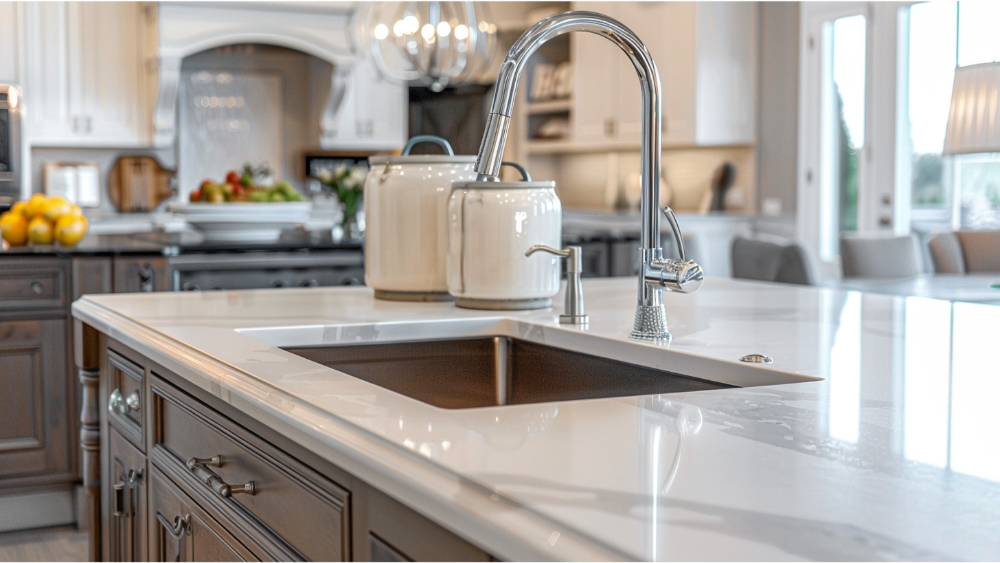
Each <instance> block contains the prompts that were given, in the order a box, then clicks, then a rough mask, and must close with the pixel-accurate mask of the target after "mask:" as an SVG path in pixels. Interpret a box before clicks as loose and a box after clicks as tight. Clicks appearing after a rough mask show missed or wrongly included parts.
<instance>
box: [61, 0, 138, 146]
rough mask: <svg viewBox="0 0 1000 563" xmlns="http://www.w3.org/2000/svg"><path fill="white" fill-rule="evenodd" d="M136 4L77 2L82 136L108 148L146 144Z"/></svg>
mask: <svg viewBox="0 0 1000 563" xmlns="http://www.w3.org/2000/svg"><path fill="white" fill-rule="evenodd" d="M139 10H140V7H139V4H138V3H136V2H71V3H70V6H69V10H68V12H67V15H68V21H69V25H68V28H69V42H70V45H72V47H73V49H72V51H71V55H70V56H71V57H72V58H71V63H72V64H71V65H70V69H69V70H70V84H71V85H72V87H73V91H74V92H75V94H74V96H73V98H72V107H73V112H74V115H76V116H77V118H78V120H80V121H79V123H78V126H79V127H80V128H81V129H82V130H81V131H80V132H81V134H82V135H83V136H85V137H93V138H96V139H100V140H101V141H103V142H107V143H112V144H116V143H122V144H134V143H138V142H140V141H141V140H142V134H141V133H142V131H141V130H142V128H143V127H142V126H143V124H142V123H141V122H140V116H141V115H142V112H141V111H140V110H141V109H142V108H143V107H144V106H143V101H144V100H143V97H142V96H139V95H138V94H139V92H141V91H142V90H143V88H142V85H141V84H140V81H141V79H142V76H143V69H142V63H143V61H142V48H141V47H142V45H143V43H142V41H141V33H142V26H141V25H140V21H141V20H140V17H141V14H140V12H139Z"/></svg>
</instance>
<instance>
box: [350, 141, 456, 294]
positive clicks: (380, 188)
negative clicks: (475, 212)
mask: <svg viewBox="0 0 1000 563" xmlns="http://www.w3.org/2000/svg"><path fill="white" fill-rule="evenodd" d="M422 142H434V143H438V144H439V145H441V146H442V147H444V148H445V150H446V151H447V152H448V155H411V154H409V153H410V149H411V148H413V146H414V145H416V144H417V143H422ZM368 164H369V166H370V167H371V170H370V171H369V172H368V177H367V178H366V179H365V194H364V202H365V222H366V224H367V227H366V233H365V283H366V284H368V285H369V286H370V287H372V288H374V289H375V297H377V298H379V299H390V300H394V301H444V300H448V299H451V296H450V295H449V294H448V281H447V278H446V275H447V254H448V224H447V221H446V213H447V208H448V196H449V194H450V193H451V184H452V182H456V181H472V180H475V179H476V172H475V170H474V168H475V164H476V157H475V156H454V151H452V149H451V145H450V144H448V141H445V140H444V139H442V138H440V137H434V136H430V135H420V136H417V137H413V138H412V139H410V141H409V142H408V143H407V144H406V147H405V148H404V149H403V154H402V156H373V157H370V158H369V159H368Z"/></svg>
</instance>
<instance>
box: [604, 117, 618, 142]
mask: <svg viewBox="0 0 1000 563" xmlns="http://www.w3.org/2000/svg"><path fill="white" fill-rule="evenodd" d="M616 128H617V123H616V121H615V118H613V117H608V118H606V119H605V120H604V136H605V137H614V136H615V129H616Z"/></svg>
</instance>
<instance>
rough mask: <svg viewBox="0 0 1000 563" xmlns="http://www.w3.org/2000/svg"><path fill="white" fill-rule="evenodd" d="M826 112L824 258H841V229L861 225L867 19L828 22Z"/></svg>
mask: <svg viewBox="0 0 1000 563" xmlns="http://www.w3.org/2000/svg"><path fill="white" fill-rule="evenodd" d="M820 49H821V53H820V57H821V64H822V70H821V85H820V96H821V102H820V104H821V105H820V107H821V116H820V119H821V121H820V123H821V125H820V139H821V142H820V169H819V184H820V241H819V243H820V245H819V246H820V257H821V259H822V260H835V259H836V258H837V257H838V255H839V251H838V246H839V240H840V234H841V233H843V232H851V231H857V230H858V193H859V191H860V183H861V179H862V178H863V174H861V173H860V171H859V168H860V167H861V166H862V159H861V158H860V156H861V153H862V150H863V149H864V146H865V98H866V90H865V88H866V80H865V73H866V69H867V65H866V61H867V18H866V17H865V16H864V15H862V14H857V15H852V16H846V17H841V18H837V19H834V20H829V21H826V22H825V23H823V31H822V42H821V46H820Z"/></svg>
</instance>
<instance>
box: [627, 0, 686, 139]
mask: <svg viewBox="0 0 1000 563" xmlns="http://www.w3.org/2000/svg"><path fill="white" fill-rule="evenodd" d="M697 10H698V8H697V4H696V3H695V2H622V3H621V4H620V18H619V19H620V21H621V22H622V23H623V24H625V25H626V27H628V28H629V29H631V30H632V31H634V32H635V34H636V35H638V36H639V39H641V40H642V42H643V43H644V44H645V45H646V48H647V49H649V54H650V55H652V57H653V61H654V62H656V67H657V70H658V71H659V73H660V83H661V86H662V87H663V90H662V100H661V104H662V106H661V109H662V112H663V113H662V125H663V140H664V141H673V142H691V141H694V112H695V101H694V91H695V90H694V88H695V58H696V57H697V53H696V52H695V39H696V37H695V34H696V25H695V22H696V17H697ZM620 84H621V87H622V93H621V101H622V108H621V112H622V116H621V121H622V125H621V131H622V137H623V140H627V141H631V140H632V139H635V140H636V142H637V143H638V142H639V135H640V134H641V130H642V105H641V93H640V91H639V81H638V78H637V76H636V73H635V69H634V68H633V67H632V64H631V63H628V62H626V63H625V64H623V65H622V67H621V79H620Z"/></svg>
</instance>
